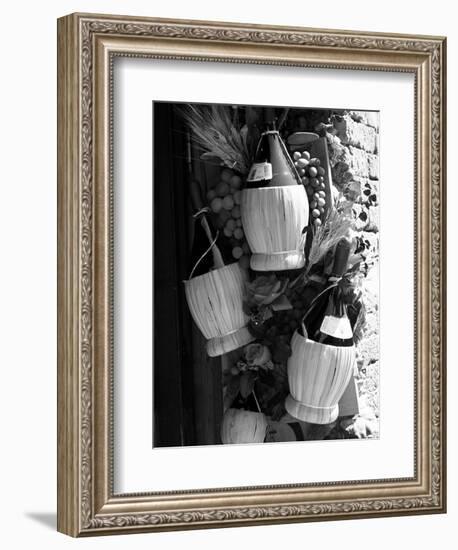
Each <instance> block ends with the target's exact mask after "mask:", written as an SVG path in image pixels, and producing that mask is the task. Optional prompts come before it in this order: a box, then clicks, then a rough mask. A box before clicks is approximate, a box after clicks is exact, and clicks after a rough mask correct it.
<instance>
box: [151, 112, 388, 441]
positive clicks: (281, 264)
mask: <svg viewBox="0 0 458 550" xmlns="http://www.w3.org/2000/svg"><path fill="white" fill-rule="evenodd" d="M355 107H358V106H355ZM152 131H153V173H154V200H153V204H154V228H153V239H154V254H153V257H154V266H155V267H154V288H153V291H154V292H153V295H154V323H153V326H154V334H153V353H154V361H153V365H154V367H153V370H154V372H153V410H152V411H151V414H152V415H153V434H152V435H153V442H152V446H153V447H179V446H188V445H219V444H225V445H227V444H261V443H276V442H293V441H297V442H304V441H312V440H315V441H316V440H337V439H377V438H378V437H379V423H380V422H381V421H383V411H380V410H379V375H380V373H379V300H380V291H379V231H380V224H379V185H380V181H379V154H380V153H379V132H380V113H379V112H378V111H375V110H374V111H370V110H367V108H366V110H359V109H358V108H354V107H351V108H350V107H349V108H348V109H342V108H339V109H335V108H329V109H323V108H314V107H297V106H278V105H277V106H271V105H268V106H266V105H225V104H195V103H194V104H192V103H169V102H154V104H153V124H152Z"/></svg>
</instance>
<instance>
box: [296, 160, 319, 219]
mask: <svg viewBox="0 0 458 550" xmlns="http://www.w3.org/2000/svg"><path fill="white" fill-rule="evenodd" d="M293 160H294V166H295V167H296V169H297V171H298V174H299V176H300V178H301V180H302V183H303V184H304V187H305V190H306V192H307V196H308V199H309V206H310V214H311V217H312V219H313V224H314V226H315V227H319V226H320V225H321V223H322V218H323V215H324V209H325V206H326V185H325V183H324V175H325V173H326V172H325V169H324V168H323V167H322V166H320V164H321V162H320V159H318V158H310V153H309V152H308V151H304V152H302V153H300V152H299V151H295V152H294V153H293Z"/></svg>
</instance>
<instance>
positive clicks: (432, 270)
mask: <svg viewBox="0 0 458 550" xmlns="http://www.w3.org/2000/svg"><path fill="white" fill-rule="evenodd" d="M115 56H133V57H151V58H163V59H188V60H200V61H221V62H243V63H263V64H276V65H296V66H316V67H322V68H355V69H360V70H374V71H380V70H385V71H407V72H411V73H413V74H414V75H415V81H416V99H415V101H416V105H415V114H416V130H415V132H416V136H415V137H416V145H415V147H416V155H415V156H416V159H415V162H416V166H415V177H416V182H415V184H416V197H415V203H416V204H415V211H416V216H415V230H416V231H415V232H416V239H415V243H414V246H415V252H416V254H415V256H416V260H415V261H416V302H417V307H416V314H415V316H416V365H415V370H416V381H415V384H416V387H415V393H416V413H415V414H416V433H415V461H416V472H415V476H414V477H413V478H408V479H395V480H380V481H376V482H367V481H361V482H351V483H343V482H342V483H326V484H316V485H294V486H268V487H257V488H242V487H241V488H236V489H230V490H229V489H228V490H201V491H186V492H181V493H180V492H170V493H166V494H164V493H162V494H158V493H156V494H155V493H152V494H148V493H144V494H140V495H116V494H113V490H112V471H113V470H112V468H113V464H112V448H111V446H112V438H111V429H112V425H111V424H112V422H111V413H110V411H111V407H112V402H111V387H112V351H111V349H112V327H111V307H112V296H111V291H112V289H111V274H112V263H111V262H112V253H111V232H112V225H113V220H112V214H111V208H110V201H111V162H112V158H111V108H112V88H111V86H112V81H111V74H112V60H113V58H114V57H115ZM445 77H446V40H445V38H443V37H432V36H405V35H390V34H380V33H379V34H375V33H364V32H352V31H340V30H317V29H308V28H292V27H277V26H259V25H251V24H235V23H213V22H208V21H182V20H165V19H151V18H142V17H139V18H137V17H124V16H104V15H93V14H73V15H69V16H66V17H63V18H61V19H59V21H58V530H59V531H61V532H64V533H66V534H69V535H72V536H88V535H100V534H114V533H125V532H140V531H159V530H178V529H189V528H205V527H228V526H241V525H255V524H268V523H285V522H297V521H317V520H333V519H334V520H335V519H346V518H358V517H376V516H390V515H402V514H418V513H419V514H421V513H435V512H436V513H437V512H444V511H445V505H446V470H445V455H446V446H445V445H446V436H445V397H446V393H445V382H446V380H445V345H446V340H445V336H446V335H445V319H446V311H445V303H446V302H445V291H446V279H445V261H446V220H445V204H446V195H445V193H446V181H445V162H446V142H445V135H446V131H445V122H446V121H445V99H446V96H445V91H446V86H445V83H446V82H445Z"/></svg>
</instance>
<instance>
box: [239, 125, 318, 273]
mask: <svg viewBox="0 0 458 550" xmlns="http://www.w3.org/2000/svg"><path fill="white" fill-rule="evenodd" d="M241 213H242V222H243V229H244V231H245V235H246V238H247V240H248V244H249V245H250V249H251V250H252V252H253V255H252V256H251V260H250V265H251V268H252V269H254V270H257V271H278V270H288V269H299V268H301V267H303V266H304V264H305V256H304V243H305V231H306V228H307V224H308V216H309V206H308V200H307V194H306V192H305V189H304V186H303V185H302V183H301V180H300V178H299V175H298V173H297V171H296V168H295V166H294V163H293V162H292V160H291V157H290V156H289V154H288V151H287V149H286V146H285V144H284V143H283V141H282V139H281V137H280V134H279V132H278V131H276V130H274V129H273V127H272V128H270V129H268V130H267V131H265V132H264V133H263V134H262V135H261V138H260V140H259V143H258V147H257V150H256V155H255V160H254V163H253V165H252V167H251V169H250V172H249V174H248V177H247V181H246V188H245V189H244V190H243V192H242V203H241Z"/></svg>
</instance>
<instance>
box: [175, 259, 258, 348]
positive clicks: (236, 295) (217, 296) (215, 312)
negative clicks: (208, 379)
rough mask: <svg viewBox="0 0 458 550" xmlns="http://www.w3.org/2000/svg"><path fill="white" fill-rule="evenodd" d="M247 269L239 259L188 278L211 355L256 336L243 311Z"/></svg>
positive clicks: (195, 314)
mask: <svg viewBox="0 0 458 550" xmlns="http://www.w3.org/2000/svg"><path fill="white" fill-rule="evenodd" d="M245 279H246V272H245V271H243V270H242V269H241V268H240V266H239V264H238V263H233V264H230V265H226V266H224V267H221V268H219V269H214V270H212V271H209V272H208V273H204V274H203V275H199V276H198V277H193V278H191V279H189V280H188V281H184V285H185V294H186V301H187V303H188V307H189V310H190V312H191V315H192V318H193V319H194V321H195V323H196V325H197V326H198V328H199V330H200V331H201V332H202V334H203V335H204V337H205V338H206V339H207V353H208V355H210V356H211V357H216V356H218V355H223V354H224V353H228V352H229V351H232V350H234V349H237V348H239V347H241V346H245V345H246V344H249V343H250V342H252V341H253V340H254V336H252V334H251V333H250V331H249V330H248V328H247V326H246V325H247V322H248V318H247V316H246V315H245V313H244V312H243V291H244V282H245Z"/></svg>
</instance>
